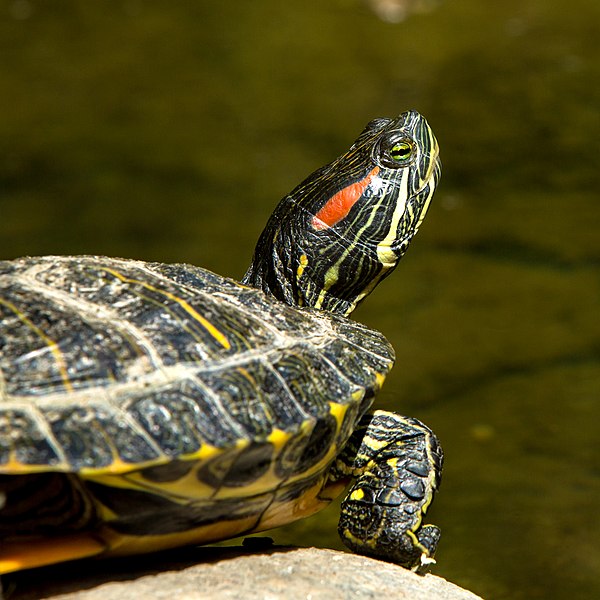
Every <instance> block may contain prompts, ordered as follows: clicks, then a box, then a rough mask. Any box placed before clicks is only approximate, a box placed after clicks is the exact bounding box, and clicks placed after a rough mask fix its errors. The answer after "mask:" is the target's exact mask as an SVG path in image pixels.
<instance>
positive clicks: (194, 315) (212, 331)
mask: <svg viewBox="0 0 600 600" xmlns="http://www.w3.org/2000/svg"><path fill="white" fill-rule="evenodd" d="M102 270H103V271H106V272H107V273H110V274H111V275H114V276H115V277H116V278H117V279H119V280H120V281H123V282H124V283H134V284H137V285H141V286H142V287H144V288H146V289H147V290H150V291H151V292H156V293H157V294H162V295H163V296H165V297H166V298H169V300H173V302H176V303H177V304H179V306H181V308H183V310H185V312H187V313H188V314H189V315H190V316H191V317H192V318H193V319H194V320H195V321H197V322H198V323H200V325H201V326H202V327H204V329H206V331H208V333H209V334H210V335H211V336H212V337H213V338H214V339H215V340H216V341H217V342H219V344H221V346H223V348H225V349H226V350H229V349H230V348H231V344H230V343H229V340H228V339H227V338H226V337H225V336H224V335H223V334H222V333H221V332H220V331H219V330H218V329H217V328H216V327H215V326H214V325H213V324H212V323H211V322H210V321H208V320H207V319H205V318H204V317H203V316H202V315H201V314H200V313H198V311H197V310H196V309H194V308H193V307H192V306H190V304H189V303H188V302H187V301H186V300H184V299H183V298H180V297H179V296H176V295H175V294H172V293H171V292H167V291H166V290H161V289H160V288H157V287H155V286H153V285H150V284H149V283H146V282H145V281H140V280H138V279H131V278H129V277H125V276H124V275H121V273H119V272H118V271H115V270H114V269H110V268H108V267H103V268H102Z"/></svg>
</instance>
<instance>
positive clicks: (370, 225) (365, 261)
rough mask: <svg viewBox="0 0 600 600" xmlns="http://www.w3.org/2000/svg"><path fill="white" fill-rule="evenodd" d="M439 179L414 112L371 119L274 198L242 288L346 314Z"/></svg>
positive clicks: (395, 249) (402, 241)
mask: <svg viewBox="0 0 600 600" xmlns="http://www.w3.org/2000/svg"><path fill="white" fill-rule="evenodd" d="M440 172H441V163H440V160H439V155H438V144H437V140H436V139H435V136H434V134H433V132H432V131H431V128H430V127H429V125H428V123H427V121H426V120H425V119H424V118H423V117H422V116H421V115H420V114H419V113H417V112H415V111H408V112H405V113H402V114H401V115H400V116H399V117H397V118H396V119H375V120H373V121H371V122H370V123H369V124H368V125H367V126H366V127H365V129H364V131H363V132H362V133H361V134H360V136H359V137H358V138H357V140H356V141H355V142H354V144H353V145H352V146H351V147H350V149H349V150H348V151H347V152H346V153H345V154H343V155H342V156H340V157H339V158H337V159H336V160H334V161H333V162H332V163H330V164H328V165H325V166H324V167H322V168H321V169H319V170H317V171H315V172H314V173H313V174H312V175H310V176H309V177H307V179H305V180H304V181H303V182H302V183H301V184H300V185H299V186H298V187H297V188H296V189H294V190H293V191H292V192H291V193H290V194H289V195H288V196H286V197H285V198H283V200H281V202H280V203H279V205H278V206H277V208H276V209H275V211H274V212H273V214H272V215H271V218H270V219H269V222H268V223H267V226H266V227H265V229H264V231H263V233H262V235H261V236H260V239H259V241H258V244H257V246H256V249H255V252H254V258H253V261H252V265H251V266H250V268H249V269H248V271H247V272H246V275H245V276H244V278H243V280H242V282H243V283H245V284H247V285H252V286H254V287H257V288H260V289H262V290H263V291H264V292H266V293H267V294H270V295H273V296H275V297H276V298H278V299H279V300H281V301H283V302H286V303H287V304H290V305H292V306H308V307H313V308H318V309H322V310H327V311H331V312H336V313H339V314H343V315H349V314H350V313H351V312H352V311H353V310H354V308H356V306H357V305H358V304H359V302H361V301H362V300H363V298H365V297H366V296H367V295H368V294H369V293H370V292H371V291H372V290H373V289H374V288H375V286H376V285H377V284H378V283H379V282H380V281H381V280H382V279H383V278H384V277H387V276H388V275H389V274H390V273H391V272H392V271H393V269H394V267H395V266H396V264H397V262H398V260H399V259H400V258H401V257H402V255H403V254H404V253H405V252H406V249H407V247H408V245H409V243H410V240H411V239H412V238H413V236H414V235H415V233H416V232H417V230H418V228H419V226H420V224H421V222H422V220H423V218H424V216H425V213H426V212H427V208H428V207H429V202H430V201H431V198H432V196H433V193H434V191H435V188H436V185H437V183H438V181H439V178H440Z"/></svg>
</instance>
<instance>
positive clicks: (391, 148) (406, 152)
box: [374, 133, 416, 169]
mask: <svg viewBox="0 0 600 600" xmlns="http://www.w3.org/2000/svg"><path fill="white" fill-rule="evenodd" d="M415 155H416V146H415V143H414V142H413V141H412V140H411V139H409V138H406V137H404V136H399V135H398V133H396V134H395V135H392V136H389V137H387V138H385V137H384V138H383V139H382V140H381V141H380V143H379V144H378V146H377V147H376V148H375V155H374V158H375V161H376V162H377V163H378V164H379V165H381V166H385V167H391V168H392V169H397V168H399V167H405V166H407V165H408V164H409V163H411V162H412V161H413V159H414V157H415Z"/></svg>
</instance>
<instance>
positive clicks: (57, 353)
mask: <svg viewBox="0 0 600 600" xmlns="http://www.w3.org/2000/svg"><path fill="white" fill-rule="evenodd" d="M0 304H3V305H4V306H6V308H8V309H9V310H11V311H12V312H14V313H15V315H16V316H17V318H18V319H19V320H20V321H21V322H22V323H24V324H25V325H26V326H27V327H29V329H31V330H32V331H33V332H34V333H35V334H36V335H37V336H38V337H39V338H40V339H41V340H42V341H43V342H44V343H45V344H46V346H48V349H49V350H50V352H51V353H52V356H53V357H54V362H55V363H56V366H57V367H58V372H59V373H60V377H61V379H62V380H63V385H64V386H65V389H66V390H67V391H68V392H72V391H73V385H72V384H71V381H70V380H69V374H68V372H67V366H66V363H65V359H64V356H63V354H62V352H61V350H60V347H59V346H58V344H57V343H56V342H55V341H54V340H53V339H51V338H50V337H48V336H47V335H46V334H45V333H44V332H43V331H42V330H41V329H40V328H39V327H38V326H37V325H35V323H33V322H32V321H30V320H29V319H28V318H27V317H26V316H25V314H24V313H22V312H21V311H20V310H19V309H18V308H17V307H16V306H15V305H14V304H12V302H9V301H8V300H3V299H2V298H0Z"/></svg>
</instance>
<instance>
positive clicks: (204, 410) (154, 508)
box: [0, 110, 443, 574]
mask: <svg viewBox="0 0 600 600" xmlns="http://www.w3.org/2000/svg"><path fill="white" fill-rule="evenodd" d="M440 172H441V163H440V159H439V149H438V143H437V141H436V138H435V136H434V134H433V132H432V130H431V128H430V126H429V124H428V123H427V121H426V120H425V118H424V117H422V116H421V115H420V114H419V113H418V112H416V111H414V110H410V111H406V112H403V113H402V114H400V115H399V116H398V117H396V118H377V119H374V120H372V121H370V122H369V123H368V124H367V126H366V127H365V129H364V130H363V131H362V132H361V133H360V135H359V136H358V138H357V139H356V140H355V142H354V143H353V144H352V146H351V147H350V149H349V150H347V151H346V152H345V153H344V154H342V155H341V156H340V157H339V158H337V159H335V160H333V161H332V162H331V163H329V164H327V165H325V166H324V167H322V168H320V169H318V170H317V171H315V172H314V173H312V174H311V175H310V176H308V177H307V178H306V179H305V180H304V181H303V182H302V183H300V185H298V186H297V187H296V188H295V189H294V190H293V191H292V192H291V193H290V194H288V195H286V196H285V197H284V198H283V199H282V200H281V201H280V203H279V204H278V205H277V207H276V208H275V210H274V212H273V213H272V215H271V217H270V219H269V220H268V222H267V225H266V227H265V229H264V231H263V233H262V234H261V235H260V237H259V240H258V242H257V245H256V248H255V251H254V256H253V259H252V264H251V265H250V267H249V269H248V271H247V272H246V274H245V276H244V277H243V278H242V280H241V281H236V280H233V279H230V278H227V277H223V276H220V275H217V274H215V273H212V272H211V271H208V270H206V269H203V268H199V267H196V266H192V265H188V264H162V263H157V262H144V261H140V260H132V259H120V258H108V257H102V256H44V257H24V258H19V259H12V260H6V261H2V262H0V574H6V573H10V572H13V571H18V570H24V569H30V568H34V567H39V566H43V565H50V564H54V563H57V562H62V561H68V560H74V559H81V558H88V557H106V556H110V557H115V556H125V555H131V554H140V553H148V552H153V551H157V550H164V549H169V548H173V547H178V546H186V545H203V544H208V543H212V542H216V541H220V540H224V539H229V538H234V537H238V536H244V535H246V534H248V533H254V532H260V531H264V530H268V529H271V528H274V527H277V526H280V525H283V524H286V523H290V522H292V521H295V520H297V519H300V518H304V517H307V516H309V515H311V514H313V513H315V512H316V511H318V510H320V509H321V508H323V507H325V506H327V504H328V503H329V502H330V501H331V500H332V499H333V498H335V497H336V496H337V495H338V494H340V493H341V492H342V491H343V490H344V489H345V488H348V486H350V487H349V489H348V493H347V496H346V498H345V500H344V501H343V502H342V505H341V509H340V513H341V516H340V521H339V526H338V531H339V533H340V535H341V538H342V540H343V542H344V543H345V544H346V545H347V546H348V547H349V548H350V549H351V550H353V551H355V552H358V553H361V554H364V555H367V556H372V557H379V558H382V559H384V560H388V561H391V562H395V563H397V564H399V565H402V566H404V567H407V568H410V569H413V570H416V571H419V572H422V571H424V570H426V569H427V568H428V565H429V564H431V563H432V562H434V558H433V556H434V553H435V550H436V546H437V544H438V540H439V538H440V530H439V528H438V527H436V526H435V525H430V524H423V521H424V516H425V513H426V511H427V509H428V507H429V505H430V503H431V501H432V499H433V496H434V494H435V493H436V491H437V489H438V487H439V484H440V480H441V472H442V462H443V453H442V450H441V446H440V444H439V442H438V440H437V438H436V437H435V435H434V434H433V432H432V431H431V430H430V429H429V428H428V427H427V426H425V425H424V424H422V423H421V422H420V421H418V420H416V419H413V418H409V417H404V416H401V415H398V414H395V413H392V412H388V411H382V410H376V411H372V410H371V405H372V404H373V401H374V398H375V396H376V394H377V393H378V391H379V390H380V388H381V386H382V384H383V381H384V379H385V377H386V375H387V373H388V372H389V370H390V368H391V367H392V365H393V362H394V350H393V348H392V346H391V345H390V343H389V342H388V341H387V340H386V338H385V337H384V336H383V335H382V334H381V333H379V332H378V331H375V330H372V329H370V328H368V327H366V326H364V325H362V324H360V323H358V322H356V321H354V320H352V319H351V318H350V314H351V313H352V311H353V310H354V309H355V308H356V306H357V305H358V304H359V303H360V302H362V300H363V299H364V298H365V297H366V296H367V295H368V294H369V293H370V292H371V291H372V290H373V289H374V287H375V286H376V285H377V284H378V283H379V282H380V281H382V280H383V279H384V278H385V277H387V276H388V275H389V274H390V273H391V272H392V271H393V269H394V268H395V266H396V264H397V262H398V261H399V259H400V258H401V257H402V256H403V255H404V253H405V252H406V249H407V247H408V245H409V243H410V241H411V239H412V238H413V236H414V235H415V233H416V232H417V230H418V229H419V226H420V225H421V223H422V221H423V218H424V216H425V213H426V211H427V209H428V206H429V204H430V201H431V199H432V196H433V194H434V191H435V188H436V185H437V183H438V180H439V177H440Z"/></svg>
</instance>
